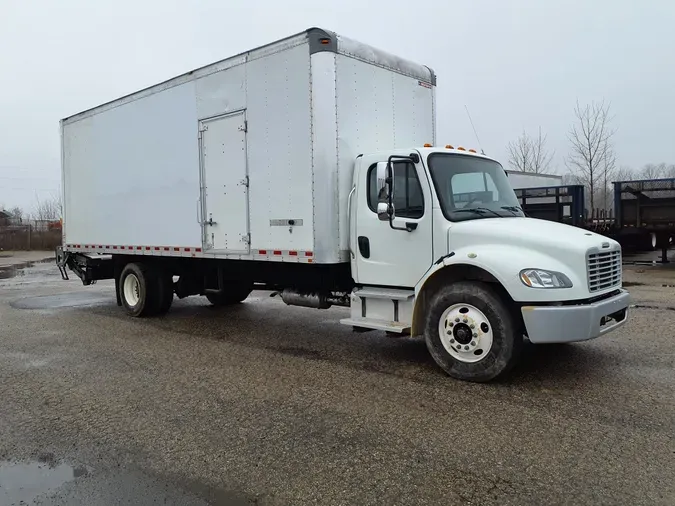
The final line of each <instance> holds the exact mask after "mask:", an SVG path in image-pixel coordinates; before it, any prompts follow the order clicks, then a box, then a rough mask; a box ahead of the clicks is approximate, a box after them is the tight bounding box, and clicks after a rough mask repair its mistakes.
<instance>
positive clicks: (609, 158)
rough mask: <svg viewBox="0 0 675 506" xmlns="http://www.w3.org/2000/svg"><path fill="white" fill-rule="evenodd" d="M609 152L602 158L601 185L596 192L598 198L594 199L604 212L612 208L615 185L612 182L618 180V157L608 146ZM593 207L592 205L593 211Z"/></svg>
mask: <svg viewBox="0 0 675 506" xmlns="http://www.w3.org/2000/svg"><path fill="white" fill-rule="evenodd" d="M607 149H608V150H609V152H608V153H606V154H605V155H604V156H603V157H602V166H601V167H600V177H599V179H600V181H599V182H600V185H598V186H599V187H598V188H597V190H596V193H597V198H596V199H594V200H595V202H596V203H597V204H600V205H601V208H602V209H604V210H606V211H607V210H609V209H611V208H612V200H613V185H612V182H613V181H615V180H616V172H617V168H616V156H615V155H614V151H613V150H612V149H611V146H607ZM592 208H593V206H592V205H591V209H592Z"/></svg>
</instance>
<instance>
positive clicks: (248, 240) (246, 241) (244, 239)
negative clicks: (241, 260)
mask: <svg viewBox="0 0 675 506" xmlns="http://www.w3.org/2000/svg"><path fill="white" fill-rule="evenodd" d="M241 242H243V243H244V244H247V245H248V246H250V245H251V232H249V233H248V234H244V235H242V236H241Z"/></svg>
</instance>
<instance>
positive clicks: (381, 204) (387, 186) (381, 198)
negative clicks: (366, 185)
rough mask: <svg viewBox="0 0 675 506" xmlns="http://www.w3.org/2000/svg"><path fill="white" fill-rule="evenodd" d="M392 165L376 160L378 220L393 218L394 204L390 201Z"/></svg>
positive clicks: (392, 181)
mask: <svg viewBox="0 0 675 506" xmlns="http://www.w3.org/2000/svg"><path fill="white" fill-rule="evenodd" d="M393 183H394V178H393V177H392V167H391V165H390V164H389V163H387V162H377V217H378V219H379V220H380V221H391V220H393V219H394V204H393V203H392V201H391V198H392V195H393V192H394V188H393V186H394V184H393Z"/></svg>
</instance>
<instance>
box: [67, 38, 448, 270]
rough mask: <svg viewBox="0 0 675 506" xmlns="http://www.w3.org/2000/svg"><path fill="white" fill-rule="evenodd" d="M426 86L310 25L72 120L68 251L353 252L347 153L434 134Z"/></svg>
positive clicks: (410, 66)
mask: <svg viewBox="0 0 675 506" xmlns="http://www.w3.org/2000/svg"><path fill="white" fill-rule="evenodd" d="M434 94H435V77H434V74H433V72H432V71H431V69H429V68H427V67H425V66H423V65H417V64H414V63H411V62H408V61H405V60H402V59H400V58H397V57H395V56H392V55H389V54H387V53H384V52H382V51H379V50H377V49H374V48H372V47H369V46H366V45H363V44H360V43H357V42H354V41H352V40H349V39H346V38H344V37H341V36H338V35H336V34H333V33H332V32H327V31H324V30H320V29H310V30H307V31H306V32H303V33H301V34H298V35H295V36H292V37H289V38H287V39H284V40H281V41H278V42H275V43H273V44H270V45H267V46H264V47H261V48H258V49H254V50H252V51H249V52H247V53H244V54H241V55H238V56H235V57H232V58H229V59H227V60H223V61H221V62H218V63H214V64H212V65H209V66H206V67H203V68H200V69H198V70H194V71H192V72H189V73H187V74H184V75H182V76H179V77H176V78H174V79H171V80H169V81H166V82H164V83H161V84H158V85H156V86H153V87H151V88H148V89H145V90H142V91H139V92H137V93H134V94H132V95H129V96H126V97H123V98H120V99H118V100H115V101H113V102H110V103H107V104H103V105H101V106H99V107H96V108H94V109H91V110H88V111H85V112H82V113H80V114H77V115H75V116H71V117H69V118H66V119H64V120H62V121H61V135H62V171H63V189H64V190H63V191H64V249H66V250H69V251H81V252H96V253H127V254H128V253H130V252H133V253H134V254H143V255H180V256H189V257H192V256H195V257H199V256H203V257H215V258H236V259H251V260H276V261H290V262H316V263H337V262H343V261H348V260H349V254H348V250H349V233H348V227H349V222H348V213H347V206H348V198H349V193H350V190H351V188H352V170H353V164H354V160H355V158H356V157H357V156H358V155H359V154H360V153H364V152H371V151H378V150H389V149H394V148H401V147H406V148H407V147H412V146H419V145H421V144H424V143H426V142H432V143H433V142H434V141H435V125H434V122H435V118H434V107H435V104H434Z"/></svg>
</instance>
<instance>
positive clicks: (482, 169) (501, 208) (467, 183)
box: [428, 153, 525, 221]
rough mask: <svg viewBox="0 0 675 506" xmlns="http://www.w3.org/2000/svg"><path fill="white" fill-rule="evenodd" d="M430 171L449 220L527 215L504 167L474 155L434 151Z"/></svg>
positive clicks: (429, 161)
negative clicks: (519, 202)
mask: <svg viewBox="0 0 675 506" xmlns="http://www.w3.org/2000/svg"><path fill="white" fill-rule="evenodd" d="M428 163H429V171H430V172H431V178H432V180H433V182H434V186H435V188H436V193H437V194H438V200H439V201H440V204H441V209H442V210H443V214H444V215H445V217H446V218H447V219H449V220H450V221H465V220H475V219H479V218H509V217H514V216H525V214H524V213H523V211H522V209H521V208H520V205H519V204H518V199H517V198H516V195H515V193H514V192H513V189H512V188H511V185H510V184H509V180H508V178H507V177H506V174H505V172H504V169H503V168H502V166H501V165H500V164H499V163H497V162H495V161H493V160H488V159H485V158H479V157H477V156H472V155H460V154H451V153H447V154H446V153H434V154H432V155H430V156H429V160H428Z"/></svg>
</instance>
